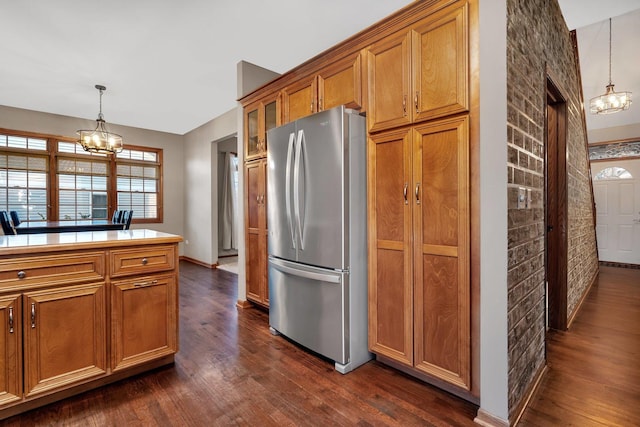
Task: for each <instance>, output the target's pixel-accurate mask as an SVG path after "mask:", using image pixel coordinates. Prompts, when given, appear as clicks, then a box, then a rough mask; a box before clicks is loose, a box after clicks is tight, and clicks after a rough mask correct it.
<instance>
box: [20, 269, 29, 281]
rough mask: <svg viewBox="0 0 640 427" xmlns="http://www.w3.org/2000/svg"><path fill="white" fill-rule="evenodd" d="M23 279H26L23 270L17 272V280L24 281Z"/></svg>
mask: <svg viewBox="0 0 640 427" xmlns="http://www.w3.org/2000/svg"><path fill="white" fill-rule="evenodd" d="M25 277H27V273H25V272H24V270H20V271H18V279H24V278H25Z"/></svg>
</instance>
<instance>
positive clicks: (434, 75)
mask: <svg viewBox="0 0 640 427" xmlns="http://www.w3.org/2000/svg"><path fill="white" fill-rule="evenodd" d="M466 22H467V5H466V4H464V5H463V6H457V8H456V9H453V10H451V9H446V10H444V11H442V12H440V13H438V14H436V15H435V16H433V17H430V18H428V19H427V20H426V21H425V23H424V24H421V25H418V26H417V27H415V28H414V30H413V37H412V38H413V40H412V44H411V46H412V55H411V56H412V59H413V79H414V80H413V94H412V98H413V106H412V108H413V109H414V122H417V121H422V120H427V119H432V118H435V117H442V116H445V115H450V114H453V113H457V112H461V111H468V109H469V102H468V71H467V70H468V58H467V56H468V55H467V49H468V47H467V45H468V42H467V37H468V36H467V30H466V28H467V25H466Z"/></svg>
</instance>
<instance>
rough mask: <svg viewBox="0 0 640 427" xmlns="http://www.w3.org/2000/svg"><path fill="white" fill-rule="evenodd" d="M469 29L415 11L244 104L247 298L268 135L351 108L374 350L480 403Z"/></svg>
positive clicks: (467, 8)
mask: <svg viewBox="0 0 640 427" xmlns="http://www.w3.org/2000/svg"><path fill="white" fill-rule="evenodd" d="M476 22H477V0H433V1H416V2H412V3H410V4H409V5H408V6H407V7H405V8H404V9H402V10H400V11H398V12H397V13H395V14H393V15H392V16H390V17H388V18H386V19H384V20H383V21H381V22H379V23H377V24H375V25H373V26H371V27H369V28H367V29H365V30H364V31H362V32H361V33H358V34H356V35H354V36H353V37H351V38H349V39H347V40H345V41H344V42H342V43H340V44H338V45H336V46H334V47H333V48H331V49H329V50H327V51H325V52H323V53H322V54H320V55H318V56H316V57H315V58H312V59H311V60H309V61H307V62H305V63H304V64H301V65H300V66H298V67H296V68H294V69H293V70H291V71H289V72H287V73H285V74H283V75H282V76H280V77H278V78H276V79H275V80H273V81H271V82H269V83H267V84H266V85H264V86H263V87H261V88H259V89H257V90H256V91H254V92H252V93H250V94H248V95H246V96H245V97H244V98H243V99H241V103H242V106H243V108H244V115H245V116H244V117H245V153H246V159H247V162H246V163H245V184H246V185H245V196H244V197H245V205H246V206H247V213H246V217H245V230H246V236H247V245H246V247H247V255H246V259H247V299H248V300H249V301H251V302H254V303H257V304H259V305H261V306H264V307H268V303H269V301H268V285H267V272H266V265H267V253H266V236H267V230H266V217H265V215H266V209H265V204H266V203H268V202H267V201H266V199H265V197H264V189H265V188H266V177H265V171H266V168H267V167H268V165H267V164H266V163H265V157H266V146H267V143H268V142H267V141H266V130H267V129H268V128H269V127H270V126H275V125H280V124H284V123H287V122H289V121H292V120H294V119H297V118H300V117H304V116H306V115H309V114H312V113H314V112H317V111H321V110H325V109H328V108H330V107H332V106H334V105H342V104H344V105H347V107H349V108H353V109H357V110H359V111H360V112H361V113H362V114H366V117H367V131H368V135H367V136H368V145H367V147H368V148H367V173H368V175H367V181H368V182H367V204H368V206H367V219H366V220H367V228H368V282H369V296H368V301H367V304H368V308H369V311H368V312H369V337H368V338H369V350H370V351H371V352H373V353H375V354H376V356H377V358H378V360H380V361H382V362H384V363H388V364H390V365H392V366H394V367H396V368H398V369H401V370H403V371H404V372H407V373H409V374H411V375H414V376H416V377H418V378H421V379H423V380H425V381H428V382H431V383H433V384H436V385H438V386H440V387H443V388H445V389H447V390H449V391H451V392H453V393H456V394H458V395H459V396H461V397H464V398H466V399H468V400H470V401H474V402H476V403H477V402H478V397H479V387H478V386H479V384H478V381H477V379H478V378H479V374H478V370H477V366H478V365H479V364H478V360H479V359H478V351H477V348H475V347H474V346H473V345H472V343H474V342H477V341H478V332H477V331H478V329H477V315H478V310H477V303H474V301H477V296H478V292H477V288H478V284H477V277H476V276H477V275H475V273H474V272H475V270H474V268H473V266H474V265H477V264H476V263H477V259H478V258H477V256H476V257H475V258H474V257H473V255H474V253H472V248H474V247H475V246H474V245H475V244H477V236H478V235H477V228H476V227H475V226H474V225H473V223H472V220H471V219H472V218H473V217H474V215H475V212H476V211H475V210H474V209H477V198H476V197H477V196H475V195H473V194H475V193H474V191H473V188H472V182H471V178H470V177H471V175H472V172H475V169H474V167H476V163H477V159H476V157H474V156H476V155H477V154H475V153H477V100H478V97H477V72H475V71H474V72H472V71H471V70H476V69H477V68H476V67H477V65H474V64H475V63H476V62H475V59H473V60H472V58H475V56H474V55H472V52H473V49H474V48H473V47H472V46H473V45H474V43H473V40H475V39H476V38H477V25H476ZM268 105H272V107H270V108H267V106H268ZM267 110H268V111H270V112H271V113H269V114H271V116H269V117H267V115H268V114H267ZM474 203H475V204H474Z"/></svg>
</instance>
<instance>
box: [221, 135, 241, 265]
mask: <svg viewBox="0 0 640 427" xmlns="http://www.w3.org/2000/svg"><path fill="white" fill-rule="evenodd" d="M217 145H218V268H220V269H223V270H227V271H231V272H233V273H236V274H237V266H238V238H237V227H238V221H239V218H240V215H239V214H238V173H239V171H238V156H237V149H238V146H237V145H238V144H237V138H236V137H235V136H234V137H231V138H229V139H226V140H224V141H220V142H218V144H217Z"/></svg>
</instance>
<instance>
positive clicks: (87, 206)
mask: <svg viewBox="0 0 640 427" xmlns="http://www.w3.org/2000/svg"><path fill="white" fill-rule="evenodd" d="M108 170H109V163H108V160H107V159H104V160H91V159H75V158H67V157H58V219H59V220H60V221H64V220H78V219H107V218H108V214H109V212H108V204H107V202H108V199H107V178H108V173H107V172H108Z"/></svg>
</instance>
